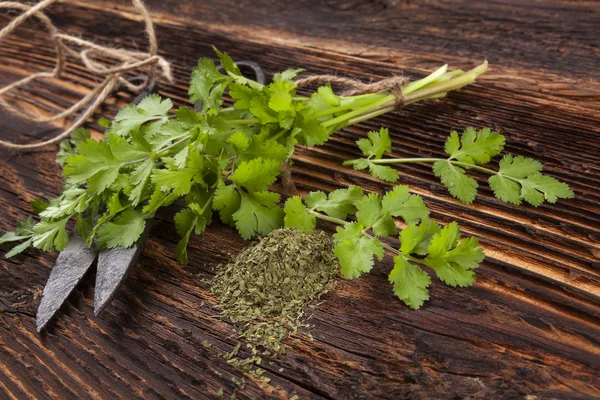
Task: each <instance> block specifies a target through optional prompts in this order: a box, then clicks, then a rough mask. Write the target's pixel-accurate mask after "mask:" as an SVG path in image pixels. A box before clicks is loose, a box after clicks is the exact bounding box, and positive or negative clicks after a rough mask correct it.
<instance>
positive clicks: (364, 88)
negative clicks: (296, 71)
mask: <svg viewBox="0 0 600 400" xmlns="http://www.w3.org/2000/svg"><path fill="white" fill-rule="evenodd" d="M407 82H408V79H407V78H405V77H403V76H392V77H390V78H386V79H382V80H380V81H377V82H373V83H364V82H361V81H358V80H356V79H351V78H345V77H342V76H336V75H313V76H308V77H306V78H301V79H297V80H296V81H294V83H295V84H296V86H307V85H312V84H323V83H330V84H333V85H339V86H342V87H345V88H347V90H346V91H344V92H343V93H342V96H354V95H357V94H367V93H380V92H387V93H391V94H393V95H394V96H396V109H400V108H402V107H403V106H404V96H403V95H402V87H403V86H404V85H405V84H406V83H407Z"/></svg>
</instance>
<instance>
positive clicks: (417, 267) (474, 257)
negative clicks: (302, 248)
mask: <svg viewBox="0 0 600 400" xmlns="http://www.w3.org/2000/svg"><path fill="white" fill-rule="evenodd" d="M284 211H285V226H286V227H288V228H296V229H299V230H301V231H303V232H305V233H312V232H313V230H314V229H315V226H316V222H317V220H318V219H320V220H324V221H328V222H331V223H334V224H337V225H340V226H339V227H338V228H337V233H336V234H334V235H333V238H334V244H335V250H334V251H335V255H336V256H337V258H338V260H339V262H340V266H341V272H342V275H343V276H344V277H346V278H349V279H351V278H358V277H359V276H360V275H361V274H363V273H366V272H369V271H370V270H371V268H372V267H373V264H374V260H375V258H377V259H379V260H381V259H382V258H383V256H384V251H385V250H388V251H389V252H391V253H392V254H394V268H393V269H392V271H391V272H390V274H389V281H390V283H392V284H393V290H394V293H395V294H396V295H397V296H398V297H399V298H400V299H401V300H402V301H403V302H404V303H405V304H406V305H408V306H410V307H411V308H414V309H418V308H420V307H421V306H422V305H423V302H424V301H426V300H428V299H429V294H428V289H427V288H428V286H429V285H430V284H431V279H430V277H429V275H428V274H427V273H426V272H425V271H423V269H422V268H421V266H426V267H429V268H431V269H433V271H435V273H436V275H437V277H438V278H439V279H440V280H441V281H443V282H444V283H446V284H447V285H450V286H471V285H472V284H473V283H474V282H475V277H474V272H473V270H474V269H475V268H477V267H478V265H479V263H480V262H481V261H483V258H484V253H483V249H482V248H481V247H479V242H478V240H477V238H473V237H471V238H466V239H462V240H461V237H460V229H459V227H458V224H457V223H456V222H452V223H450V224H449V225H447V226H445V227H441V226H440V225H438V224H437V223H436V222H434V221H433V220H431V219H429V218H428V215H429V210H428V209H427V207H426V206H425V203H424V202H423V199H422V198H421V197H420V196H417V195H414V194H410V192H409V188H408V186H404V185H398V186H396V187H394V189H393V190H391V191H390V192H388V193H386V194H385V195H384V196H380V195H378V194H376V193H369V194H365V193H363V191H362V189H361V188H360V187H358V186H350V187H349V188H348V189H338V190H335V191H333V192H331V193H330V194H329V195H326V194H325V193H324V192H320V191H319V192H311V193H310V194H308V195H307V196H306V197H305V198H304V200H302V199H301V198H300V197H299V196H293V197H290V198H289V199H288V200H287V201H286V203H285V207H284ZM350 215H352V217H353V219H354V221H347V218H348V217H349V216H350ZM394 217H399V218H401V219H402V220H403V221H404V223H405V224H406V225H407V226H406V227H405V228H404V229H402V230H400V232H399V233H398V228H397V226H396V223H395V221H394ZM394 236H398V238H399V239H400V243H401V244H400V247H399V248H398V249H396V248H393V247H391V246H390V245H388V244H386V243H384V242H382V239H384V238H388V237H394Z"/></svg>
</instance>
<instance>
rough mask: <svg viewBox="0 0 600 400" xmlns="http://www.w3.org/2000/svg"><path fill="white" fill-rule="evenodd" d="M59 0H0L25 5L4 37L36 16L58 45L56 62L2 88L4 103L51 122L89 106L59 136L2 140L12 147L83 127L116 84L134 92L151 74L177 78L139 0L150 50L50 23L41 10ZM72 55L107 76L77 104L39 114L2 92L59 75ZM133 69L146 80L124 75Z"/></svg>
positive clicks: (0, 143) (57, 138) (10, 6)
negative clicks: (26, 0)
mask: <svg viewBox="0 0 600 400" xmlns="http://www.w3.org/2000/svg"><path fill="white" fill-rule="evenodd" d="M58 1H59V0H44V1H41V2H40V3H38V4H36V5H35V6H29V5H25V4H22V3H19V2H14V1H2V2H0V9H18V10H23V13H22V14H21V15H19V16H18V17H17V18H15V19H13V20H12V21H11V22H10V23H9V24H8V25H7V26H6V27H4V28H3V29H2V30H1V31H0V41H1V40H2V39H4V38H5V37H7V36H8V35H9V34H10V33H11V32H12V31H14V30H15V29H16V28H17V27H18V26H19V25H21V24H22V23H23V22H25V20H27V19H28V18H30V17H36V18H37V19H38V20H40V21H41V22H42V23H43V25H45V27H46V29H47V30H48V34H49V35H50V38H51V39H52V41H53V42H54V46H55V49H56V65H55V67H54V70H52V71H45V72H36V73H34V74H32V75H29V76H27V77H25V78H23V79H21V80H18V81H16V82H13V83H11V84H9V85H7V86H4V87H2V88H0V107H2V108H4V109H6V110H7V111H8V112H9V113H10V114H12V115H14V116H17V117H19V118H21V119H24V120H26V121H30V122H35V123H49V122H53V121H56V120H59V119H61V118H67V117H70V116H72V115H74V114H75V113H77V112H78V111H79V110H81V109H84V108H85V110H84V111H83V113H82V114H81V115H80V116H79V117H78V118H77V119H76V120H75V121H74V122H73V123H72V124H71V126H70V127H69V128H68V129H67V130H65V131H64V132H62V133H61V134H59V135H58V136H55V137H53V138H51V139H48V140H46V141H43V142H39V143H33V144H17V143H11V142H6V141H3V140H0V147H5V148H8V149H13V150H30V149H37V148H41V147H45V146H47V145H49V144H52V143H56V142H58V141H60V140H62V139H64V138H66V137H67V136H69V135H70V134H71V133H72V132H73V131H74V130H75V129H77V128H79V127H80V126H81V125H82V124H83V123H84V122H85V121H86V119H87V118H89V117H90V116H91V115H93V114H94V112H95V111H96V109H97V108H98V107H99V106H100V105H101V104H102V103H103V102H104V100H106V98H107V97H108V96H109V95H110V93H111V92H112V91H113V90H115V89H118V88H119V87H126V88H127V89H129V90H130V91H132V92H134V93H139V92H141V91H142V90H144V89H145V88H146V87H147V86H148V84H149V83H150V81H151V79H152V78H153V77H158V78H162V79H164V80H167V81H169V82H173V76H172V74H171V66H170V64H169V63H168V62H167V61H166V60H165V59H164V58H163V57H161V56H158V55H157V54H156V52H157V48H158V46H157V43H156V34H155V32H154V25H153V24H152V20H151V19H150V14H149V13H148V10H147V9H146V7H145V6H144V4H143V3H142V2H141V0H132V3H133V6H134V7H135V9H136V10H137V11H138V12H139V13H140V15H141V16H142V17H143V19H144V23H145V28H146V35H147V36H148V42H149V46H148V52H140V51H132V50H125V49H118V48H113V47H106V46H101V45H98V44H96V43H93V42H90V41H87V40H83V39H81V38H78V37H75V36H71V35H66V34H63V33H60V32H58V30H57V29H56V27H55V26H54V25H53V24H52V21H50V18H48V17H47V16H46V15H45V14H44V13H43V12H42V10H44V9H45V8H47V7H48V6H51V5H52V4H54V3H56V2H58ZM68 57H72V58H74V59H76V60H78V61H80V62H81V63H82V64H83V65H84V66H85V67H86V68H87V69H88V70H89V71H91V72H92V73H94V74H97V75H100V76H102V77H104V80H103V81H102V82H101V83H100V84H98V85H97V86H96V87H95V88H94V89H92V90H91V91H90V92H89V93H88V94H87V95H85V96H84V97H83V98H82V99H81V100H79V101H78V102H76V103H75V104H73V105H72V106H71V107H69V108H68V109H66V110H64V111H61V112H59V113H56V114H55V115H52V116H49V117H40V116H35V115H31V114H28V113H25V112H23V111H21V110H19V109H17V108H15V107H14V106H12V105H11V104H10V103H9V102H7V101H6V100H4V99H3V98H2V97H1V96H2V95H6V94H7V93H8V92H9V91H10V90H14V89H18V88H20V87H23V86H25V85H27V84H28V83H30V82H31V81H33V80H35V79H38V78H60V77H61V74H62V72H63V71H64V69H65V64H66V60H67V58H68ZM99 59H104V60H106V59H108V60H113V61H114V62H115V64H116V65H115V66H107V65H106V64H105V63H101V62H100V61H98V60H99ZM133 70H137V71H142V72H144V73H145V75H146V76H145V77H144V80H143V82H142V83H140V84H137V85H136V84H133V83H131V82H129V81H128V80H127V79H125V78H124V77H123V75H124V74H126V73H128V72H131V71H133Z"/></svg>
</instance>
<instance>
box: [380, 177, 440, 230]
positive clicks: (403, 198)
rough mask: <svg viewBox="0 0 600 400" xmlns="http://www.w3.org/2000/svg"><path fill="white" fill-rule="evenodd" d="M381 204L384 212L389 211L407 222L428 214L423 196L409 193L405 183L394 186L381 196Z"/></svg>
mask: <svg viewBox="0 0 600 400" xmlns="http://www.w3.org/2000/svg"><path fill="white" fill-rule="evenodd" d="M381 204H382V207H383V211H384V212H388V213H390V215H392V216H393V217H402V219H403V220H404V222H406V223H407V224H410V223H412V222H415V221H418V220H419V219H423V218H425V217H427V216H428V215H429V210H428V209H427V207H426V206H425V203H423V198H422V197H421V196H417V195H414V194H410V189H409V188H408V186H405V185H398V186H396V187H394V189H392V190H391V191H390V192H388V193H387V194H386V195H385V196H384V197H383V199H382V201H381Z"/></svg>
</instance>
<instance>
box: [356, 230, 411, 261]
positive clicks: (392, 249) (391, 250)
mask: <svg viewBox="0 0 600 400" xmlns="http://www.w3.org/2000/svg"><path fill="white" fill-rule="evenodd" d="M363 235H365V236H366V237H368V238H371V239H373V238H374V237H375V236H373V235H371V234H370V233H368V232H363ZM379 243H381V246H382V247H383V248H384V249H386V250H388V251H390V252H392V253H394V254H396V255H398V256H399V255H400V254H402V253H400V252H399V251H398V250H396V249H395V248H393V247H392V246H390V245H389V244H387V243H384V242H382V241H381V240H380V241H379Z"/></svg>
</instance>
